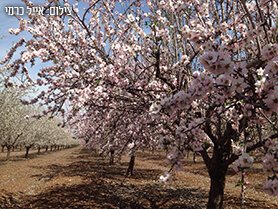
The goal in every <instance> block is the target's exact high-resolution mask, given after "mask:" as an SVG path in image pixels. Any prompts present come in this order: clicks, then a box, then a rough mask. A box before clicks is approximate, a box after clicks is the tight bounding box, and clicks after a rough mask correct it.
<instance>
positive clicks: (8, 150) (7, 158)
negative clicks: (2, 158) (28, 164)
mask: <svg viewBox="0 0 278 209" xmlns="http://www.w3.org/2000/svg"><path fill="white" fill-rule="evenodd" d="M11 149H12V147H11V146H7V157H6V160H9V159H10V154H11Z"/></svg>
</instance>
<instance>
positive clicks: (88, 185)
mask: <svg viewBox="0 0 278 209" xmlns="http://www.w3.org/2000/svg"><path fill="white" fill-rule="evenodd" d="M23 155H24V152H13V153H11V156H12V157H11V159H10V161H4V159H5V153H0V208H1V209H2V208H3V209H6V208H11V209H21V208H24V209H25V208H26V209H28V208H41V209H46V208H68V209H71V208H86V209H89V208H93V209H94V208H96V209H100V208H101V209H110V208H111V209H112V208H115V209H139V208H140V209H145V208H157V209H158V208H159V209H168V208H172V209H178V208H183V209H185V208H192V209H193V208H194V209H198V208H205V207H206V202H207V199H208V191H209V177H208V174H207V172H206V169H205V166H204V164H203V163H202V161H201V159H200V157H197V163H193V162H192V156H190V157H189V158H188V159H185V160H184V168H183V170H182V171H178V172H174V173H173V181H172V182H170V184H168V185H166V186H165V185H160V184H159V183H158V181H157V180H158V178H159V176H160V175H161V174H163V173H164V171H167V170H169V168H170V166H169V165H168V164H167V163H166V161H165V153H163V152H156V153H151V152H149V151H145V152H139V153H137V154H136V158H135V168H134V175H133V176H131V177H127V178H125V172H126V169H127V167H128V161H129V158H128V157H123V159H122V163H121V165H108V158H107V157H105V156H102V157H100V156H98V154H97V153H95V152H93V151H91V150H84V149H82V147H75V148H71V149H65V150H60V151H54V152H48V153H45V152H43V153H41V154H40V155H37V154H35V150H34V151H32V152H31V154H30V157H29V158H28V159H24V158H23V157H22V156H23ZM260 168H261V164H260V163H255V165H254V168H253V169H252V170H250V171H249V174H248V175H247V180H248V181H251V184H250V185H248V187H247V190H246V202H245V208H258V209H263V208H273V209H275V208H278V198H277V197H271V196H269V195H267V194H266V193H265V192H264V191H263V190H262V182H263V181H264V179H265V178H266V175H265V174H264V173H263V172H262V171H261V169H260ZM239 179H240V177H239V176H238V175H237V174H235V173H234V172H233V171H232V169H231V170H229V172H228V175H227V183H226V189H225V201H224V208H240V202H241V199H240V188H239V187H235V184H236V182H237V181H238V180H239Z"/></svg>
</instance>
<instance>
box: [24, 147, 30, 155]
mask: <svg viewBox="0 0 278 209" xmlns="http://www.w3.org/2000/svg"><path fill="white" fill-rule="evenodd" d="M30 148H31V147H30V146H28V147H25V149H26V152H25V158H27V157H28V154H29V150H30Z"/></svg>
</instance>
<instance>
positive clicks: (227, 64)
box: [200, 51, 234, 75]
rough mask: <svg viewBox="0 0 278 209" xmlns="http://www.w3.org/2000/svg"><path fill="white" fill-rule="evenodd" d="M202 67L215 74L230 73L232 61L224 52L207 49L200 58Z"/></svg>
mask: <svg viewBox="0 0 278 209" xmlns="http://www.w3.org/2000/svg"><path fill="white" fill-rule="evenodd" d="M200 62H201V64H202V65H203V66H204V68H205V69H206V70H208V71H210V72H211V73H213V74H215V75H219V74H223V73H227V74H229V73H231V71H232V70H233V66H234V63H233V62H232V61H231V59H230V58H229V55H228V54H227V53H226V52H223V51H222V52H221V51H220V52H213V51H209V52H208V53H206V54H204V55H203V56H202V57H201V59H200Z"/></svg>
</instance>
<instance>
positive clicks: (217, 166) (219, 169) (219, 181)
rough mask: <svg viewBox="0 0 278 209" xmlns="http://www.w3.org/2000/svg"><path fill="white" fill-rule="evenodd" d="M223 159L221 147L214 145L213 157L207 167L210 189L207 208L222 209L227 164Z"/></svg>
mask: <svg viewBox="0 0 278 209" xmlns="http://www.w3.org/2000/svg"><path fill="white" fill-rule="evenodd" d="M223 159H224V153H223V149H221V148H220V149H217V148H216V147H214V150H213V157H212V159H211V162H210V165H209V167H208V172H209V176H210V191H209V201H208V205H207V209H222V208H223V198H224V188H225V181H226V173H227V170H228V166H227V164H226V162H225V160H223Z"/></svg>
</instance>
